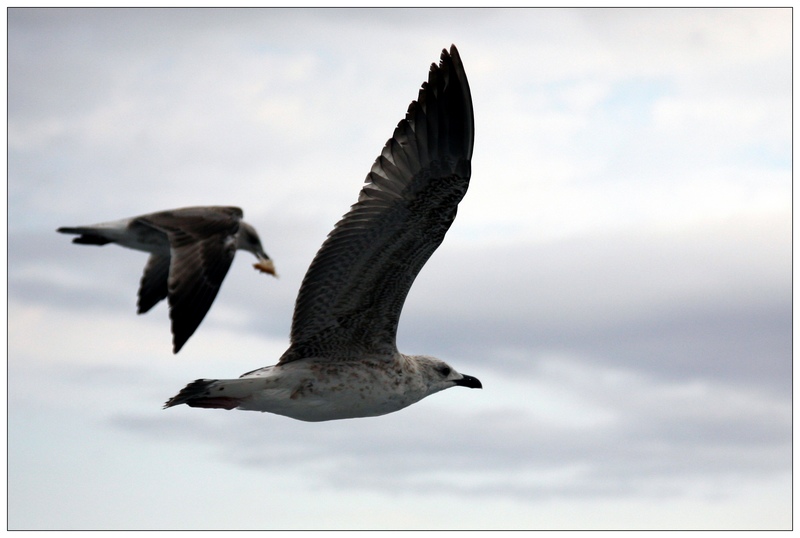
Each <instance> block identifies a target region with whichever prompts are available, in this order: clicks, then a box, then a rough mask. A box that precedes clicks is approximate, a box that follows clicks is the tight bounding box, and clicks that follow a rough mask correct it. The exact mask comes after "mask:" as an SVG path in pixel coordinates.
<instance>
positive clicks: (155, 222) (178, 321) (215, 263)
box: [137, 207, 243, 353]
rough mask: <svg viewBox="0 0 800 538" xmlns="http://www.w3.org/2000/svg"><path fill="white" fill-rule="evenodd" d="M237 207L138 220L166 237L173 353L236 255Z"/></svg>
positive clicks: (239, 215) (193, 326)
mask: <svg viewBox="0 0 800 538" xmlns="http://www.w3.org/2000/svg"><path fill="white" fill-rule="evenodd" d="M242 216H243V215H242V210H241V209H239V208H238V207H187V208H182V209H176V210H173V211H162V212H160V213H153V214H150V215H144V216H142V217H139V218H138V219H137V220H138V221H139V222H141V223H143V224H147V225H149V226H152V227H154V228H156V229H158V230H161V231H163V232H164V233H166V234H167V237H168V238H169V244H170V258H171V261H170V267H169V279H168V282H167V284H168V289H169V306H170V311H169V317H170V319H171V320H172V343H173V352H174V353H177V352H178V351H180V349H181V347H182V346H183V345H184V344H185V343H186V341H187V340H188V339H189V337H190V336H192V334H194V332H195V330H196V329H197V327H198V326H199V325H200V322H202V321H203V318H204V317H205V315H206V313H207V312H208V310H209V308H211V304H212V303H213V302H214V299H215V298H216V296H217V293H218V292H219V289H220V286H222V281H223V280H224V279H225V275H226V274H227V273H228V269H229V268H230V266H231V263H232V262H233V257H234V255H235V254H236V233H237V231H238V230H239V223H240V221H241V219H242Z"/></svg>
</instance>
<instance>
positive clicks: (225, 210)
mask: <svg viewBox="0 0 800 538" xmlns="http://www.w3.org/2000/svg"><path fill="white" fill-rule="evenodd" d="M243 216H244V214H243V212H242V210H241V209H240V208H238V207H221V206H220V207H217V206H210V207H184V208H180V209H171V210H168V211H159V212H158V213H150V214H148V215H141V216H139V217H131V218H127V219H121V220H116V221H113V222H103V223H100V224H93V225H90V226H75V227H62V228H58V230H56V231H58V232H61V233H65V234H77V235H78V237H75V238H74V239H73V240H72V242H73V243H77V244H80V245H99V246H102V245H107V244H108V243H116V244H117V245H120V246H123V247H127V248H131V249H134V250H142V251H145V252H149V253H150V258H149V259H148V260H147V265H145V267H144V274H143V275H142V280H141V284H140V286H139V300H138V304H137V313H138V314H144V313H145V312H147V311H148V310H150V309H151V308H153V306H155V305H156V304H157V303H158V302H159V301H161V300H162V299H165V298H167V297H168V298H169V316H170V319H171V320H172V336H173V339H172V343H173V348H172V349H173V353H177V352H178V351H180V349H181V348H182V347H183V345H184V344H185V343H186V341H187V340H189V337H190V336H192V334H194V332H195V330H197V327H198V326H199V325H200V322H202V321H203V318H204V317H205V315H206V313H207V312H208V310H209V308H211V303H213V302H214V299H215V298H216V296H217V293H218V292H219V289H220V286H222V281H223V280H224V279H225V275H226V274H227V273H228V269H229V268H230V266H231V263H232V262H233V256H234V254H236V250H237V249H241V250H247V251H249V252H252V253H253V254H254V255H255V256H256V258H257V259H258V263H256V264H254V265H253V267H255V268H256V269H258V270H259V271H262V272H264V273H269V274H272V275H275V266H274V264H273V263H272V260H271V259H270V257H269V256H267V253H266V252H264V248H263V247H262V246H261V239H259V237H258V233H256V230H255V228H253V227H252V226H250V225H249V224H247V223H246V222H244V221H243V220H242V217H243Z"/></svg>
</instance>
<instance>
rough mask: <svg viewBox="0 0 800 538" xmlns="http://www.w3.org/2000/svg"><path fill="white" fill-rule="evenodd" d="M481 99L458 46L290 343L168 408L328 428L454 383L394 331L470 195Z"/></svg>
mask: <svg viewBox="0 0 800 538" xmlns="http://www.w3.org/2000/svg"><path fill="white" fill-rule="evenodd" d="M473 137H474V122H473V116H472V99H471V97H470V92H469V85H468V83H467V76H466V74H465V73H464V67H463V65H462V64H461V58H460V57H459V55H458V51H457V50H456V48H455V46H452V47H451V48H450V52H449V53H448V52H447V51H446V50H444V51H442V56H441V62H440V64H439V66H438V67H437V66H436V64H433V65H431V69H430V74H429V76H428V82H427V83H423V85H422V89H421V90H420V91H419V97H418V98H417V100H416V101H414V102H412V103H411V105H410V106H409V108H408V112H407V113H406V118H405V119H404V120H402V121H401V122H400V123H399V124H398V126H397V128H396V129H395V131H394V135H393V136H392V138H391V139H389V141H388V142H387V143H386V145H385V146H384V148H383V151H382V152H381V156H380V157H378V159H377V160H376V161H375V164H374V165H373V166H372V170H371V171H370V173H369V174H368V175H367V179H366V184H365V185H364V187H363V189H362V190H361V194H360V196H359V198H358V202H357V203H356V204H355V205H353V206H352V208H351V209H350V211H349V212H348V213H347V214H346V215H345V216H344V218H342V220H341V221H339V223H338V224H337V225H336V227H335V228H334V229H333V231H332V232H331V233H330V235H329V236H328V238H327V240H326V241H325V243H323V245H322V247H321V248H320V250H319V252H317V255H316V257H315V258H314V261H313V262H312V263H311V266H310V267H309V269H308V272H307V273H306V276H305V278H304V279H303V283H302V285H301V287H300V293H299V294H298V296H297V302H296V304H295V310H294V318H293V320H292V330H291V345H290V346H289V349H288V350H287V351H286V353H284V354H283V356H282V357H281V359H280V361H278V364H276V365H274V366H267V367H265V368H260V369H258V370H254V371H252V372H248V373H246V374H244V375H242V376H241V377H240V378H239V379H221V380H216V379H214V380H212V379H198V380H197V381H195V382H194V383H190V384H189V385H187V386H186V388H184V389H183V390H182V391H180V393H179V394H178V395H177V396H174V397H173V398H171V399H170V400H169V401H168V402H167V403H166V404H165V406H164V407H172V406H175V405H179V404H187V405H189V406H191V407H207V408H222V409H246V410H252V411H266V412H269V413H276V414H279V415H285V416H287V417H291V418H295V419H299V420H306V421H312V422H315V421H323V420H335V419H344V418H355V417H370V416H377V415H384V414H386V413H391V412H393V411H397V410H399V409H402V408H404V407H406V406H409V405H411V404H413V403H415V402H418V401H419V400H421V399H422V398H424V397H426V396H428V395H430V394H433V393H435V392H439V391H440V390H444V389H447V388H450V387H454V386H456V385H459V386H462V387H469V388H481V382H480V381H478V380H477V379H475V378H474V377H471V376H468V375H462V374H460V373H458V372H457V371H456V370H455V369H454V368H452V367H451V366H449V365H448V364H447V363H445V362H444V361H441V360H439V359H436V358H434V357H429V356H426V355H404V354H402V353H400V352H399V351H398V350H397V345H396V344H395V334H396V332H397V322H398V320H399V318H400V311H401V310H402V308H403V302H404V301H405V298H406V295H407V294H408V290H409V289H410V288H411V284H412V283H413V282H414V278H415V277H416V276H417V273H419V271H420V269H422V266H423V265H424V264H425V262H426V261H427V259H428V258H429V257H430V255H431V254H433V251H434V250H436V247H438V246H439V244H440V243H441V242H442V240H443V239H444V235H445V233H446V232H447V229H448V228H449V227H450V225H451V224H452V223H453V219H454V218H455V216H456V208H457V206H458V203H459V201H461V198H462V197H463V196H464V194H465V193H466V192H467V186H468V184H469V176H470V158H471V157H472V143H473Z"/></svg>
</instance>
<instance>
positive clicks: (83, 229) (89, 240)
mask: <svg viewBox="0 0 800 538" xmlns="http://www.w3.org/2000/svg"><path fill="white" fill-rule="evenodd" d="M56 231H57V232H60V233H62V234H76V235H78V237H75V238H74V239H73V240H72V242H73V243H78V244H80V245H107V244H108V243H113V242H114V240H113V239H109V238H108V237H105V235H103V233H102V232H103V231H104V230H103V229H102V228H92V227H88V226H80V227H76V228H72V227H67V226H63V227H61V228H59V229H57V230H56Z"/></svg>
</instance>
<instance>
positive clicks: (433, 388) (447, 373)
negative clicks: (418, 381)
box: [414, 355, 483, 394]
mask: <svg viewBox="0 0 800 538" xmlns="http://www.w3.org/2000/svg"><path fill="white" fill-rule="evenodd" d="M414 359H416V363H417V365H418V367H419V369H420V372H421V373H422V374H423V376H424V379H425V380H426V381H427V383H428V394H433V393H434V392H439V391H440V390H444V389H449V388H450V387H456V386H458V387H467V388H470V389H482V388H483V385H481V382H480V380H478V378H476V377H472V376H471V375H465V374H460V373H458V372H457V371H456V369H455V368H453V367H452V366H450V365H449V364H447V363H446V362H444V361H443V360H441V359H437V358H436V357H429V356H427V355H416V356H414Z"/></svg>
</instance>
